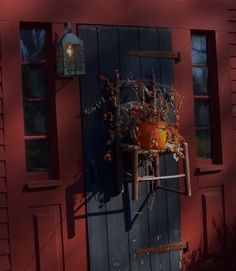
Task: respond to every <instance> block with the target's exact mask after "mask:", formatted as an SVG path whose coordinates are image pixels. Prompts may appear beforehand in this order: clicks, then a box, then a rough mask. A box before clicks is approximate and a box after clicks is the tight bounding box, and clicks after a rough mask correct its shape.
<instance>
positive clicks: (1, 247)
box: [0, 239, 10, 255]
mask: <svg viewBox="0 0 236 271" xmlns="http://www.w3.org/2000/svg"><path fill="white" fill-rule="evenodd" d="M9 251H10V249H9V241H8V240H7V239H3V240H0V255H7V254H9Z"/></svg>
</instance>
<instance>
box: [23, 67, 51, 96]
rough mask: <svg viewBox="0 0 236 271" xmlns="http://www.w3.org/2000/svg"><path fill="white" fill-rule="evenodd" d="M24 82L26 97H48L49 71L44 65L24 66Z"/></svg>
mask: <svg viewBox="0 0 236 271" xmlns="http://www.w3.org/2000/svg"><path fill="white" fill-rule="evenodd" d="M22 84H23V95H24V98H41V99H42V98H47V96H48V85H47V72H46V67H44V66H38V67H34V66H23V67H22Z"/></svg>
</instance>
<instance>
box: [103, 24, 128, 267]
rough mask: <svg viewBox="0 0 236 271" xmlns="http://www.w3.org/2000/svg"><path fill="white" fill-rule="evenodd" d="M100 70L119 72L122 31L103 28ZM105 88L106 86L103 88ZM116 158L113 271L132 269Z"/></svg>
mask: <svg viewBox="0 0 236 271" xmlns="http://www.w3.org/2000/svg"><path fill="white" fill-rule="evenodd" d="M98 44H99V46H98V47H99V60H100V61H99V62H100V71H101V73H102V74H104V75H105V76H107V77H109V78H111V79H112V78H114V77H115V71H116V69H117V70H118V71H119V70H120V66H119V35H118V28H115V27H100V28H99V29H98ZM103 87H104V86H103ZM114 160H115V157H113V162H108V163H107V165H106V166H107V167H106V169H105V170H104V178H105V179H106V188H107V199H108V200H107V203H106V210H107V212H108V214H107V231H108V232H107V236H108V249H109V265H110V270H114V271H115V270H127V271H128V270H130V260H129V236H128V232H126V230H125V221H124V214H123V208H125V206H123V200H122V194H119V195H117V194H116V188H117V176H116V164H115V161H114Z"/></svg>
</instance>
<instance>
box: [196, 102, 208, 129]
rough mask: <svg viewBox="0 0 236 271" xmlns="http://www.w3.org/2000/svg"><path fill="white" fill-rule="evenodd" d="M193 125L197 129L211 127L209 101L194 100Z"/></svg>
mask: <svg viewBox="0 0 236 271" xmlns="http://www.w3.org/2000/svg"><path fill="white" fill-rule="evenodd" d="M194 103H195V107H194V109H195V125H196V126H197V127H209V126H211V120H210V106H209V100H202V99H195V101H194Z"/></svg>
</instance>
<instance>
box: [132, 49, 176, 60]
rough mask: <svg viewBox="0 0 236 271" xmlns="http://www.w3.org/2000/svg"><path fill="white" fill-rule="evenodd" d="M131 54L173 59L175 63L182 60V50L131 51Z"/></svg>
mask: <svg viewBox="0 0 236 271" xmlns="http://www.w3.org/2000/svg"><path fill="white" fill-rule="evenodd" d="M128 55H130V56H140V57H148V58H164V59H173V60H175V63H178V62H180V61H181V56H180V52H171V51H130V52H128Z"/></svg>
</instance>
